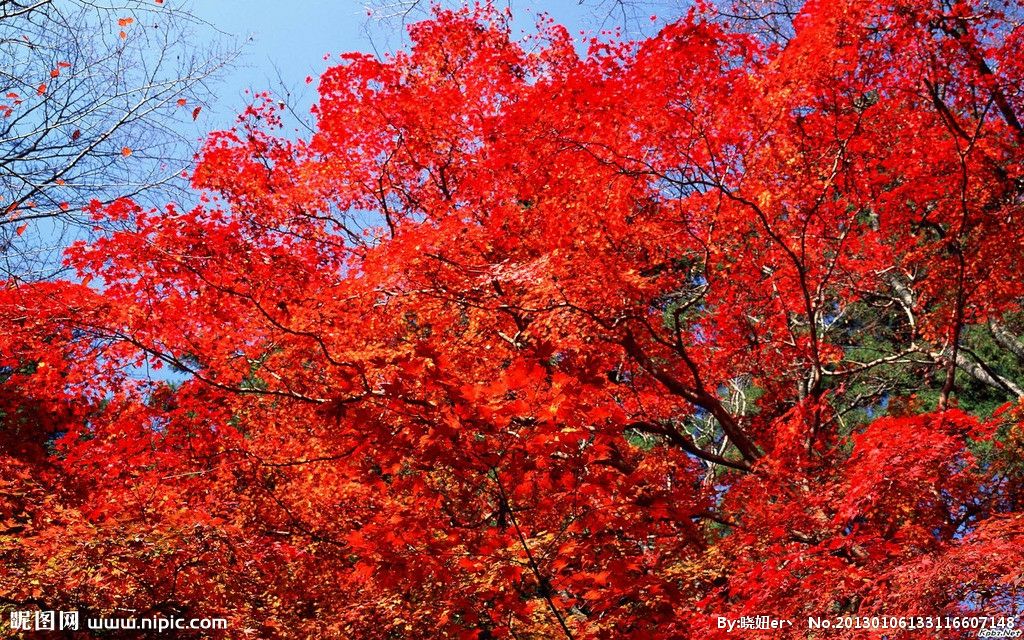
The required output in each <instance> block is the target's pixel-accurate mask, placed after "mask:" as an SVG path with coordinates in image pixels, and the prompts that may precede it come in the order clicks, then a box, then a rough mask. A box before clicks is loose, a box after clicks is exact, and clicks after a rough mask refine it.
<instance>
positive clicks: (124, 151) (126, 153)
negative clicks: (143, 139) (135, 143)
mask: <svg viewBox="0 0 1024 640" xmlns="http://www.w3.org/2000/svg"><path fill="white" fill-rule="evenodd" d="M121 155H122V156H124V157H126V158H127V157H128V156H130V155H132V150H131V149H129V148H128V147H121Z"/></svg>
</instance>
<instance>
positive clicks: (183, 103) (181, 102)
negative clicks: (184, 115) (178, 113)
mask: <svg viewBox="0 0 1024 640" xmlns="http://www.w3.org/2000/svg"><path fill="white" fill-rule="evenodd" d="M186 104H188V100H186V99H185V98H178V106H179V107H184V106H185V105H186Z"/></svg>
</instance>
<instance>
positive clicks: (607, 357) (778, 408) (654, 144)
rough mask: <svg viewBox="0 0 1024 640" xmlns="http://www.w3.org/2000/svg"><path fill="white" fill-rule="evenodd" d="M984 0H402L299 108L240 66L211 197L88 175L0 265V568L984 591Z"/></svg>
mask: <svg viewBox="0 0 1024 640" xmlns="http://www.w3.org/2000/svg"><path fill="white" fill-rule="evenodd" d="M998 4H999V3H991V2H942V3H939V2H930V1H925V0H890V1H886V2H881V3H877V4H871V3H863V2H854V1H852V0H841V1H836V2H810V3H808V4H807V5H806V6H805V7H804V9H803V11H802V12H801V14H800V16H799V17H798V18H797V20H796V21H795V23H794V24H795V29H796V35H795V37H794V38H793V39H792V40H790V41H789V42H788V43H786V44H785V46H782V45H780V44H777V43H773V42H768V41H765V40H763V39H760V38H758V37H757V36H756V35H754V34H752V33H747V32H745V31H744V30H743V29H742V28H738V27H735V26H727V25H724V24H723V23H721V22H720V21H717V20H715V19H712V17H711V16H710V14H709V13H708V12H707V10H706V8H704V7H701V6H699V7H697V8H696V9H694V10H693V11H691V12H690V13H689V15H688V16H686V17H685V18H683V19H681V20H680V21H678V22H676V23H674V24H671V25H668V26H666V27H665V28H664V29H662V30H661V31H660V32H659V33H658V34H657V35H656V36H654V37H651V38H649V39H643V40H636V41H633V40H625V41H613V42H606V41H599V40H596V39H595V40H593V41H591V42H589V43H583V44H581V43H579V42H576V41H574V40H573V39H572V38H570V36H569V35H568V34H567V32H566V31H565V29H563V28H561V27H560V26H558V25H555V24H553V23H547V22H545V23H542V24H541V25H540V27H539V28H538V31H537V33H536V34H534V35H533V36H532V37H531V38H529V39H528V40H526V41H518V40H516V39H513V38H512V37H511V35H510V34H511V29H510V27H509V24H508V19H507V15H505V14H503V13H501V12H498V11H495V10H493V9H491V8H489V7H481V8H475V9H465V10H461V11H441V10H438V11H437V12H436V14H435V16H434V18H433V19H432V20H429V21H426V22H423V23H419V24H417V25H415V26H413V27H412V28H411V29H410V36H411V39H412V45H411V46H410V47H409V49H408V50H404V51H401V52H398V53H396V54H394V55H391V56H388V57H385V58H382V59H378V58H374V57H370V56H364V55H354V54H353V55H347V56H343V61H342V62H341V63H340V64H339V65H338V66H336V67H333V68H331V69H330V70H329V71H327V72H326V73H325V74H324V75H323V77H322V78H321V79H320V85H319V92H320V101H319V104H318V105H317V107H316V108H315V113H316V116H317V119H318V127H317V130H316V132H315V134H314V135H313V136H312V137H311V138H310V139H308V140H297V141H296V140H290V139H288V138H287V137H286V136H284V135H283V134H282V133H281V131H280V124H281V123H280V115H279V109H280V105H278V103H277V102H276V101H273V100H271V99H270V97H269V96H266V99H265V100H264V101H260V102H257V103H256V104H254V105H253V106H252V107H251V108H250V109H249V110H248V111H247V112H246V113H245V114H243V116H242V117H241V118H240V120H239V124H238V126H237V127H236V128H234V129H232V130H230V131H224V132H219V133H215V134H213V135H212V136H211V137H210V139H209V141H208V143H207V144H206V147H205V150H204V152H203V154H202V157H201V159H200V161H199V163H198V166H197V167H196V169H195V173H194V177H193V183H194V186H195V188H196V189H198V190H201V191H203V192H204V193H205V194H207V195H206V196H205V200H206V201H205V203H204V204H203V206H200V207H197V208H195V209H192V210H182V209H180V208H178V207H176V206H173V205H169V206H168V207H167V208H166V209H165V210H162V211H153V210H145V209H143V208H141V207H139V206H138V205H136V204H134V203H132V202H130V201H127V200H124V201H119V202H117V203H115V204H114V205H113V206H110V207H105V208H104V207H98V206H97V207H95V210H94V211H93V214H94V215H95V216H96V218H97V219H98V220H103V221H104V222H105V224H106V225H108V226H113V225H116V226H119V227H120V228H121V229H123V230H122V231H119V232H116V233H112V234H108V235H106V236H104V237H101V238H99V239H97V240H96V241H94V242H91V243H89V244H85V243H79V244H78V245H76V246H74V247H72V249H70V250H69V252H68V262H69V264H70V265H71V266H73V267H74V268H75V269H77V271H78V273H79V275H80V276H81V278H82V279H83V282H82V283H81V284H80V283H69V282H57V283H45V284H40V285H38V286H33V287H24V286H23V287H10V288H8V289H6V290H5V291H3V293H2V296H0V297H2V300H0V302H2V304H0V313H2V315H3V318H4V323H5V326H6V327H7V328H8V329H7V331H6V332H5V334H4V335H3V337H2V338H0V354H2V356H3V365H4V367H5V369H4V371H5V376H6V379H5V381H4V382H3V384H2V385H0V403H2V407H0V410H2V412H3V428H2V430H0V438H2V440H0V446H2V447H3V449H2V451H3V454H4V455H3V456H2V457H0V469H3V475H2V478H3V480H2V484H0V515H2V517H3V520H2V521H0V526H2V527H4V529H6V531H4V532H3V536H2V537H0V557H2V558H3V559H4V563H3V568H2V569H0V577H2V580H0V585H2V587H0V601H2V602H4V603H7V604H10V605H26V604H34V605H38V606H41V607H45V608H61V607H63V608H78V609H81V610H85V611H91V612H98V613H102V612H110V611H112V610H114V609H130V610H133V611H135V612H138V613H139V615H149V614H161V615H171V614H175V615H186V614H188V615H195V616H206V615H223V616H225V617H227V618H229V619H230V621H231V629H232V631H231V632H230V633H231V635H232V636H238V635H240V634H242V633H243V632H244V633H250V634H255V635H256V636H258V637H324V638H331V637H375V638H376V637H381V638H383V637H394V638H401V637H460V638H506V637H508V638H548V637H566V638H618V637H632V638H684V637H705V636H708V637H714V634H716V633H722V634H723V635H724V631H723V630H721V629H719V628H717V625H716V618H717V616H726V617H729V618H733V619H735V618H739V617H740V616H752V615H766V614H767V615H772V616H775V617H777V618H788V619H790V620H792V621H793V622H794V625H793V626H792V627H791V628H789V629H786V630H783V631H781V632H780V631H778V630H776V631H763V632H756V631H747V632H746V635H745V636H744V637H762V636H763V637H772V638H777V637H794V638H797V637H800V638H802V637H808V634H810V633H811V632H809V631H808V630H807V626H806V624H805V622H806V618H807V617H808V616H823V617H833V618H837V617H841V616H857V617H862V616H869V617H870V616H939V615H942V616H965V615H972V616H1013V615H1017V614H1020V613H1021V607H1022V604H1021V603H1022V596H1024V594H1022V592H1021V581H1022V579H1024V573H1022V569H1021V567H1022V566H1024V564H1022V561H1024V551H1022V550H1024V545H1022V542H1024V515H1022V513H1021V511H1020V508H1021V502H1020V501H1021V497H1022V495H1021V489H1022V487H1021V476H1022V473H1024V466H1022V465H1021V463H1020V458H1021V454H1022V452H1024V429H1022V422H1021V418H1022V416H1021V412H1020V408H1019V407H1018V405H1017V401H1018V399H1019V398H1020V397H1022V396H1024V392H1022V391H1021V386H1024V382H1022V381H1021V380H1020V378H1019V377H1017V372H1018V371H1019V369H1018V368H1016V367H1019V366H1020V364H1021V363H1020V362H1015V361H1014V359H1015V358H1020V357H1021V356H1024V346H1022V343H1021V341H1020V340H1019V339H1018V338H1017V337H1016V335H1017V334H1016V332H1015V327H1016V325H1015V322H1016V320H1015V318H1016V317H1017V316H1016V315H1015V314H1017V313H1018V312H1019V311H1020V301H1021V296H1022V294H1024V282H1022V278H1024V264H1022V260H1024V221H1022V216H1024V210H1022V206H1021V204H1022V189H1024V165H1022V159H1024V154H1022V146H1021V145H1022V142H1024V128H1022V126H1021V122H1020V120H1019V116H1018V115H1017V114H1020V113H1024V111H1022V109H1024V100H1022V90H1021V87H1022V86H1024V66H1022V64H1021V62H1020V58H1019V56H1017V55H1016V52H1017V50H1019V49H1020V47H1021V45H1022V44H1024V42H1022V40H1024V28H1022V27H1021V26H1019V25H1020V21H1019V17H1020V16H1019V15H1017V14H1019V8H1015V7H1014V6H1013V4H1012V3H1007V5H1006V6H1003V7H1000V6H997V5H998ZM584 48H585V49H586V50H585V51H584V50H583V49H584ZM90 280H95V281H97V282H99V281H101V282H102V287H101V288H100V290H96V289H93V288H89V287H88V286H87V285H88V284H89V283H88V282H87V281H90ZM986 336H987V338H986V340H987V341H984V342H983V341H982V338H985V337H986ZM979 344H982V345H983V346H984V347H985V349H988V350H989V351H985V352H984V353H979V350H980V349H981V347H979V346H978V345H979ZM996 350H999V351H998V353H999V354H1000V355H998V357H997V356H996V355H994V354H996ZM141 367H151V368H157V367H167V368H170V369H173V370H174V371H177V372H178V373H179V374H182V375H180V376H177V378H178V379H180V381H178V382H173V383H172V382H168V381H167V380H166V379H159V378H158V379H157V380H155V381H154V380H151V379H150V378H145V377H143V379H141V380H140V379H139V378H140V377H139V376H137V375H134V374H135V373H137V372H138V370H139V368H141ZM971 385H974V386H973V387H972V386H971ZM972 388H973V389H976V390H977V389H982V390H984V393H987V394H988V396H986V397H989V398H996V399H998V402H995V403H994V404H993V403H990V406H989V408H988V409H983V408H982V406H981V404H980V403H975V404H971V395H970V393H969V390H970V389H972ZM977 393H982V392H981V391H977ZM995 404H999V405H1000V406H999V408H998V409H997V410H995V411H991V408H992V407H994V406H995ZM871 633H874V632H868V631H865V630H863V629H847V630H833V631H831V632H830V635H829V637H861V636H862V635H866V636H870V637H874V636H871ZM918 633H920V631H906V630H903V631H901V630H899V629H896V630H891V631H890V632H889V633H888V637H903V635H901V634H906V637H912V636H914V634H918ZM943 633H944V634H947V635H948V636H949V637H954V636H958V635H964V637H968V636H970V637H974V636H976V635H977V630H962V629H946V630H944V631H943ZM759 634H761V635H759ZM812 635H813V634H812Z"/></svg>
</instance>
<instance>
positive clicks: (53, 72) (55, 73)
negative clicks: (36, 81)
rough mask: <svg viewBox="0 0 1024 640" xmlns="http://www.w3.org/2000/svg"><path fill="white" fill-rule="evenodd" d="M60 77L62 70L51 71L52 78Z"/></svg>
mask: <svg viewBox="0 0 1024 640" xmlns="http://www.w3.org/2000/svg"><path fill="white" fill-rule="evenodd" d="M59 75H60V69H50V77H51V78H56V77H57V76H59Z"/></svg>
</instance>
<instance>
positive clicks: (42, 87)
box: [36, 82, 46, 95]
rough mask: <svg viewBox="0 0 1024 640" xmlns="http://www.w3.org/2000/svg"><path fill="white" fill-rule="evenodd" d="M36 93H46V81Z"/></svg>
mask: <svg viewBox="0 0 1024 640" xmlns="http://www.w3.org/2000/svg"><path fill="white" fill-rule="evenodd" d="M36 93H38V94H39V95H43V94H44V93H46V83H45V82H44V83H43V84H41V85H39V88H38V89H36Z"/></svg>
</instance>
